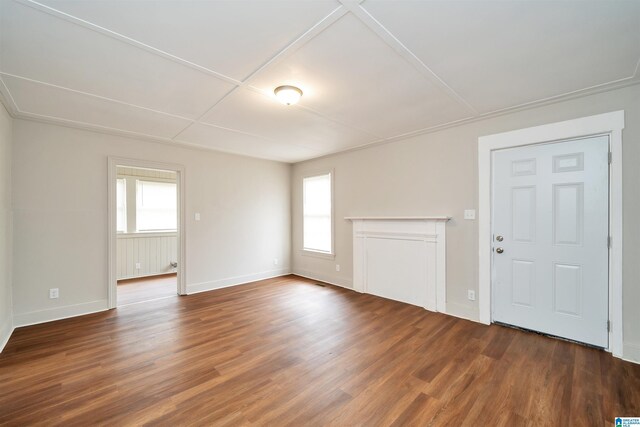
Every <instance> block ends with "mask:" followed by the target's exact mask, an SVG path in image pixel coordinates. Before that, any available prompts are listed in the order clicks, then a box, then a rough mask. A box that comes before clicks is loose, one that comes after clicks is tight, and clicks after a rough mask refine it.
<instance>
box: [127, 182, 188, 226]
mask: <svg viewBox="0 0 640 427" xmlns="http://www.w3.org/2000/svg"><path fill="white" fill-rule="evenodd" d="M177 224H178V215H177V193H176V184H175V183H171V182H158V181H142V180H138V181H136V228H137V231H160V230H166V231H173V230H176V229H177Z"/></svg>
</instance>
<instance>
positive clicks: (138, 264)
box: [136, 262, 142, 270]
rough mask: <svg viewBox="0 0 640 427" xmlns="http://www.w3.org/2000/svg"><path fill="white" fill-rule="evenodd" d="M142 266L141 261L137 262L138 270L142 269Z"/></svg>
mask: <svg viewBox="0 0 640 427" xmlns="http://www.w3.org/2000/svg"><path fill="white" fill-rule="evenodd" d="M141 268H142V266H141V265H140V263H139V262H136V270H140V269H141Z"/></svg>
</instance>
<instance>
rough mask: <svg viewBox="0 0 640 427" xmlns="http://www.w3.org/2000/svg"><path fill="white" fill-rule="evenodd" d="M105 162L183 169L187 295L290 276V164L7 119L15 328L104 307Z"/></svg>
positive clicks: (105, 240) (105, 283)
mask: <svg viewBox="0 0 640 427" xmlns="http://www.w3.org/2000/svg"><path fill="white" fill-rule="evenodd" d="M108 156H118V157H127V158H137V159H144V160H149V161H158V162H170V163H179V164H182V165H184V167H185V184H186V190H185V193H186V194H185V200H186V217H187V222H186V227H185V228H186V240H187V247H186V251H187V255H186V266H187V268H186V274H187V277H186V282H187V290H188V292H196V291H201V290H207V289H214V288H216V287H220V286H224V285H229V284H234V283H240V282H244V281H250V280H257V279H260V278H264V277H268V276H273V275H278V274H283V273H287V272H288V271H289V259H290V191H289V189H290V169H291V167H290V166H289V165H287V164H283V163H278V162H272V161H266V160H258V159H252V158H248V157H241V156H234V155H229V154H223V153H215V152H210V151H203V150H196V149H190V148H186V147H180V146H172V145H169V144H158V143H156V142H146V141H140V140H134V139H129V138H124V137H117V136H112V135H106V134H101V133H94V132H88V131H83V130H77V129H72V128H66V127H61V126H56V125H48V124H42V123H37V122H32V121H25V120H15V121H14V150H13V171H14V174H13V206H14V222H13V223H14V236H15V238H14V248H13V250H14V260H13V301H14V304H13V308H14V316H15V317H14V319H15V322H16V324H19V325H22V324H28V323H32V322H40V321H46V320H51V319H54V318H59V317H64V316H70V315H76V314H81V313H83V312H87V311H92V310H99V309H104V308H106V306H107V158H108ZM195 212H199V213H200V214H201V221H194V213H195ZM274 258H278V260H279V264H278V265H277V266H276V265H274V263H273V260H274ZM49 288H59V289H60V298H59V299H53V300H52V299H49V298H48V289H49Z"/></svg>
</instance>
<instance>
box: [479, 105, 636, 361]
mask: <svg viewBox="0 0 640 427" xmlns="http://www.w3.org/2000/svg"><path fill="white" fill-rule="evenodd" d="M622 129H624V110H621V111H614V112H610V113H604V114H598V115H595V116H589V117H582V118H579V119H574V120H566V121H563V122H557V123H551V124H547V125H542V126H535V127H531V128H526V129H519V130H515V131H511V132H504V133H499V134H495V135H488V136H482V137H480V138H478V185H479V188H478V196H479V205H478V208H479V209H478V211H479V215H478V231H479V235H478V257H479V265H478V267H479V270H478V273H479V277H478V305H479V310H480V322H482V323H485V324H490V323H491V321H492V319H491V155H492V152H493V151H495V150H500V149H503V148H512V147H519V146H523V145H532V144H541V143H548V142H554V141H562V140H566V139H573V138H580V137H587V136H593V135H608V136H609V149H610V150H611V164H610V165H609V166H610V167H609V234H610V236H611V246H610V248H609V326H610V328H609V347H608V348H607V351H610V352H611V353H612V354H613V355H614V356H615V357H622V353H623V336H622V334H623V323H622V322H623V317H622ZM603 327H606V325H603Z"/></svg>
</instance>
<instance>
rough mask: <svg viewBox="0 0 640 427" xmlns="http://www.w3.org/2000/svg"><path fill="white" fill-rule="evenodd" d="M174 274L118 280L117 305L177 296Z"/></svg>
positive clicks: (176, 283)
mask: <svg viewBox="0 0 640 427" xmlns="http://www.w3.org/2000/svg"><path fill="white" fill-rule="evenodd" d="M177 280H178V279H177V277H176V274H175V273H174V274H164V275H162V276H152V277H141V278H139V279H129V280H119V281H118V306H121V305H127V304H134V303H138V302H144V301H150V300H154V299H158V298H167V297H172V296H175V297H177V296H178V282H177Z"/></svg>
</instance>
